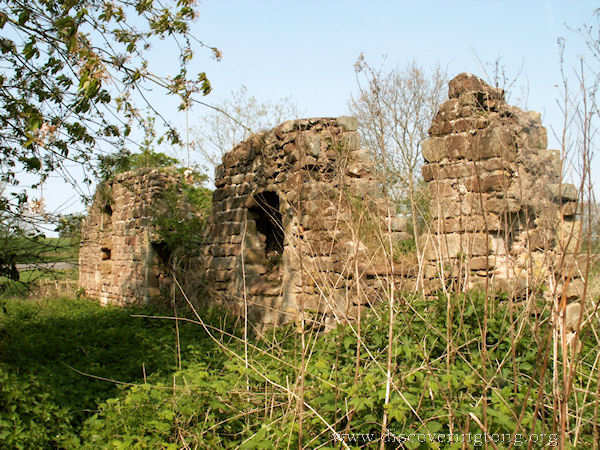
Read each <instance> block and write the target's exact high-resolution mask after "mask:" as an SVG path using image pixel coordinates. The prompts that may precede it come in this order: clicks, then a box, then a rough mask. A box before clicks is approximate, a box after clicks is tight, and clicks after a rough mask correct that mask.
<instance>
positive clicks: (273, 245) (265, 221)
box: [248, 191, 284, 258]
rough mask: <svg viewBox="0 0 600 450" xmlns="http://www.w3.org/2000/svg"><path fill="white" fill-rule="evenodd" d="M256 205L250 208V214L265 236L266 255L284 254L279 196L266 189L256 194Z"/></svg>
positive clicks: (258, 229)
mask: <svg viewBox="0 0 600 450" xmlns="http://www.w3.org/2000/svg"><path fill="white" fill-rule="evenodd" d="M254 201H255V203H256V205H255V206H253V207H251V208H249V210H248V211H249V212H250V216H251V217H252V218H253V219H254V220H255V221H256V230H257V231H258V232H259V233H261V234H262V235H264V236H265V256H267V257H268V258H270V257H272V256H277V255H281V254H283V241H284V234H283V223H282V221H281V212H279V196H278V195H277V193H276V192H273V191H265V192H261V193H259V194H256V195H254Z"/></svg>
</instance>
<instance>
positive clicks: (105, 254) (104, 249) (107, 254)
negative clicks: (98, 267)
mask: <svg viewBox="0 0 600 450" xmlns="http://www.w3.org/2000/svg"><path fill="white" fill-rule="evenodd" d="M100 251H101V252H102V261H106V260H107V259H110V256H111V251H110V248H108V247H102V248H101V249H100Z"/></svg>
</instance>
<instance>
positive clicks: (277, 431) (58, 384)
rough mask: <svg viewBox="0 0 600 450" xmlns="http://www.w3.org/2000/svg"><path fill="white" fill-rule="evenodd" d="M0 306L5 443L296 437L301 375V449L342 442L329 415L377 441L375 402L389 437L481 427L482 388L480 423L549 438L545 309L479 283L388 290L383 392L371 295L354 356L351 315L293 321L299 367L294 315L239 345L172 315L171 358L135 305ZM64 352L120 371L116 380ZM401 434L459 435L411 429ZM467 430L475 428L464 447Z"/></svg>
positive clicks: (256, 443) (340, 428)
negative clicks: (345, 319)
mask: <svg viewBox="0 0 600 450" xmlns="http://www.w3.org/2000/svg"><path fill="white" fill-rule="evenodd" d="M4 307H5V309H6V310H7V311H8V313H5V314H4V315H3V316H2V321H1V322H0V324H1V325H2V328H1V332H2V333H3V334H4V335H5V336H6V337H7V338H5V339H4V340H3V342H4V343H3V348H2V352H0V354H1V355H4V356H3V361H2V366H0V367H2V374H1V376H2V377H3V380H5V383H3V386H4V387H3V390H2V395H3V401H4V404H7V405H8V407H7V408H4V410H2V413H1V416H0V417H1V420H2V421H3V423H4V424H7V423H8V424H10V426H11V427H12V428H14V429H17V430H20V433H14V434H11V435H10V439H12V441H5V442H11V445H14V446H17V445H21V446H22V447H23V448H26V447H28V446H31V445H35V446H38V447H44V446H46V447H52V446H58V447H63V448H73V446H74V445H75V444H74V443H76V445H78V446H79V445H80V446H81V447H83V448H89V449H97V448H124V449H125V448H127V449H129V448H173V449H175V448H287V447H288V444H289V445H290V446H291V447H290V448H296V446H297V442H298V431H299V425H298V411H299V410H298V407H297V406H298V405H297V399H298V395H299V394H298V392H299V391H298V380H299V376H300V375H301V374H302V375H303V378H304V385H303V386H304V387H303V390H304V393H303V396H304V401H305V404H304V405H305V407H304V408H303V414H304V415H303V419H304V420H303V425H302V426H303V435H304V446H305V447H307V448H316V447H319V446H321V447H319V448H339V445H340V443H339V442H337V441H336V436H335V434H333V430H335V432H337V433H340V434H343V433H348V435H349V436H359V435H360V436H361V439H363V442H362V443H361V442H354V443H352V442H349V441H348V445H349V446H362V447H364V446H367V447H369V448H370V447H371V446H373V447H374V448H375V447H378V443H376V442H374V441H373V442H370V443H369V442H368V441H364V440H365V439H366V440H368V439H372V440H375V439H376V438H377V437H378V436H379V435H380V432H381V419H382V416H383V414H384V412H385V411H386V412H387V413H388V417H389V420H388V431H389V433H390V436H392V437H393V438H396V439H398V440H397V441H396V444H395V445H393V447H395V446H397V445H399V444H398V442H400V441H399V440H400V439H402V436H405V437H406V436H407V435H408V434H410V433H444V434H448V433H454V434H455V435H458V434H459V433H472V436H473V439H477V436H479V438H480V439H481V436H482V433H483V432H482V430H481V428H480V426H479V425H478V424H477V422H476V420H475V419H473V418H480V419H479V420H481V418H482V417H483V408H484V405H483V402H482V398H484V394H485V399H486V407H485V410H486V414H487V426H488V432H489V433H490V434H493V433H497V434H499V435H509V434H510V435H511V436H514V433H518V434H519V435H520V436H521V438H520V439H522V440H521V446H522V445H525V444H526V443H527V442H526V436H528V435H529V434H530V433H537V436H538V438H537V439H538V441H537V443H534V448H538V447H540V443H541V442H542V441H540V440H539V439H543V440H544V443H545V444H551V445H553V444H556V439H557V437H556V436H557V435H556V426H557V424H556V423H554V418H555V414H554V411H553V407H552V378H551V376H550V375H548V374H549V373H550V372H551V367H549V366H548V364H550V365H551V364H552V362H551V357H550V359H548V350H549V349H548V347H547V346H546V345H545V343H547V342H549V341H548V340H547V336H548V335H547V333H548V332H550V331H551V325H550V323H549V320H548V313H547V312H546V310H544V309H543V308H540V309H539V310H538V313H537V314H536V315H535V316H530V313H529V312H528V310H527V309H526V308H525V307H524V306H522V305H516V304H511V303H510V302H506V301H505V302H499V301H497V300H494V301H492V300H488V304H487V305H486V300H485V297H484V296H483V295H480V294H471V295H468V296H465V295H456V296H453V297H451V298H450V299H448V298H446V297H443V296H440V297H439V298H438V299H437V300H431V299H422V298H418V297H407V296H403V297H398V298H397V305H396V307H395V310H394V313H395V317H394V321H393V338H392V341H391V342H392V365H391V370H392V385H391V390H390V396H389V402H388V404H387V406H386V402H385V398H386V364H387V363H386V360H387V353H388V332H389V329H388V313H389V311H388V309H387V308H385V307H383V306H382V307H380V308H377V309H375V310H372V311H370V312H369V313H368V314H366V316H364V317H363V320H362V322H361V342H362V344H361V352H360V356H359V359H358V360H357V342H358V339H357V336H356V324H354V325H353V326H351V325H348V324H346V325H342V324H340V325H338V326H337V328H335V329H334V330H332V331H331V332H328V333H322V332H318V331H317V330H312V329H310V327H309V328H308V329H307V330H305V347H304V348H306V349H308V353H306V354H305V358H304V361H305V370H304V371H301V370H300V367H301V366H302V345H301V339H300V334H299V333H298V332H297V330H296V329H294V328H293V327H292V326H285V327H280V328H278V329H276V330H271V331H270V332H269V333H268V334H267V335H265V336H263V337H262V339H253V340H251V341H250V342H249V343H248V346H247V348H245V345H244V340H243V339H242V336H243V333H242V330H239V329H237V328H235V327H233V326H232V325H231V324H229V325H228V324H226V323H224V322H223V319H222V317H219V315H218V314H214V313H210V312H203V313H202V314H201V316H202V317H203V320H204V323H205V327H203V326H201V325H200V324H199V323H198V322H196V323H190V322H180V332H181V335H180V336H181V352H182V361H183V364H182V367H181V369H179V368H178V367H177V365H176V364H175V361H176V358H175V350H174V349H175V335H174V333H173V321H167V320H158V319H141V318H133V317H130V314H131V312H132V310H125V311H124V310H117V309H114V308H99V307H97V306H96V305H95V304H93V303H88V302H86V301H73V300H55V301H52V302H45V303H44V302H42V303H33V304H23V303H20V302H9V303H5V304H4ZM485 308H487V310H488V313H487V320H486V321H485V325H484V320H483V317H484V309H485ZM447 324H450V326H449V327H448V326H447ZM484 326H485V327H486V332H485V336H486V338H485V340H484V339H482V336H483V327H484ZM219 330H221V331H219ZM209 333H210V334H209ZM583 342H584V345H583V348H582V351H581V358H582V361H581V364H580V365H579V370H578V371H577V372H576V373H575V382H574V386H575V390H574V394H573V398H572V405H571V407H572V408H573V411H574V412H575V413H577V415H578V416H579V417H580V421H579V422H578V423H577V429H578V434H579V436H578V445H581V446H584V447H591V445H592V441H593V439H594V438H593V423H594V408H593V407H590V406H588V407H587V409H586V408H585V407H584V406H585V405H586V402H587V404H588V405H589V401H590V399H589V398H587V397H586V396H589V395H591V394H590V392H589V389H588V390H586V389H585V386H586V385H588V384H589V383H590V382H594V381H593V380H595V379H596V378H597V376H598V374H597V368H596V367H595V365H594V359H595V356H596V353H597V352H596V351H595V344H594V343H593V342H594V339H593V336H591V335H590V336H583ZM9 349H10V351H7V350H9ZM246 350H247V355H248V356H247V357H246V356H245V352H246ZM484 350H485V351H484ZM550 350H551V349H550ZM9 355H10V356H9ZM71 367H74V368H76V369H78V370H80V371H81V372H86V373H91V374H94V375H96V376H100V377H106V378H110V379H118V380H120V381H123V382H126V383H129V384H123V385H121V387H119V388H116V387H115V384H114V383H109V382H106V381H101V380H98V379H94V378H90V377H86V376H83V375H81V374H79V373H77V372H75V371H74V370H73V369H71ZM143 368H145V371H146V376H145V377H144V376H143V373H142V370H143ZM8 373H12V374H15V373H17V374H19V376H18V379H17V377H15V376H12V375H11V376H9V375H8ZM34 373H35V374H36V376H35V377H34V376H33V374H34ZM64 386H69V389H68V390H65V389H64ZM538 400H539V401H538ZM317 413H318V415H317ZM42 424H43V425H42ZM327 424H328V425H327ZM44 430H46V431H44ZM542 434H543V437H542V438H539V436H542ZM3 436H4V437H3V439H7V437H6V436H7V435H3ZM57 436H58V437H57ZM481 443H482V441H480V442H479V444H481ZM404 445H405V446H406V447H407V448H417V447H419V445H421V448H461V446H462V443H461V442H454V443H452V444H451V445H450V443H449V442H445V443H444V444H440V443H439V442H438V443H436V442H428V443H426V444H424V443H422V442H421V443H419V442H418V441H417V440H414V439H413V440H411V441H406V442H404ZM477 445H478V443H477V442H476V441H475V440H473V441H471V442H470V445H468V447H472V446H477ZM515 445H516V446H519V445H517V441H515ZM507 446H508V444H507V445H506V447H507ZM500 447H501V446H500Z"/></svg>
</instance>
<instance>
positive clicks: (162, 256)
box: [152, 241, 171, 265]
mask: <svg viewBox="0 0 600 450" xmlns="http://www.w3.org/2000/svg"><path fill="white" fill-rule="evenodd" d="M152 250H153V251H154V253H155V254H156V255H157V256H158V259H159V260H160V263H161V264H164V265H168V264H169V260H170V259H171V249H170V248H169V246H168V245H167V243H166V242H162V241H160V242H152Z"/></svg>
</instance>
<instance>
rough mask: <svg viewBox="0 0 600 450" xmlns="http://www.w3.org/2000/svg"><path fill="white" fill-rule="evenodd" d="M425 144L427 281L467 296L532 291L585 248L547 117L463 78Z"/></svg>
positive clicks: (459, 78) (470, 77) (574, 194)
mask: <svg viewBox="0 0 600 450" xmlns="http://www.w3.org/2000/svg"><path fill="white" fill-rule="evenodd" d="M429 134H430V138H429V139H427V140H426V141H425V142H423V145H422V152H423V157H424V159H425V165H424V166H423V168H422V171H423V177H424V179H425V181H427V182H428V189H429V194H430V197H431V211H430V213H431V216H432V218H433V220H432V223H431V229H430V232H429V234H428V235H426V236H425V238H424V241H426V243H427V246H426V249H425V259H426V260H427V261H428V267H427V270H426V276H427V277H430V278H438V279H442V280H443V281H447V282H451V281H453V282H454V283H455V286H456V287H457V288H464V287H466V288H471V287H476V286H479V287H484V286H485V284H486V280H487V283H488V286H489V285H490V282H491V283H492V284H493V285H494V287H495V288H499V289H501V290H504V291H507V292H514V291H515V290H523V289H526V288H532V287H533V286H536V285H537V284H539V283H542V282H543V281H547V276H548V275H549V271H552V270H558V267H557V266H558V261H559V260H560V255H562V254H565V253H567V254H568V253H569V252H572V251H573V249H574V244H575V243H576V241H577V239H576V236H575V237H574V238H573V239H571V240H570V245H571V247H570V248H567V242H569V236H571V235H572V234H573V233H572V232H573V231H575V232H576V231H577V229H578V228H577V224H576V209H577V204H576V200H577V192H576V189H575V188H574V186H572V185H568V184H562V185H561V184H560V183H561V161H560V154H559V152H558V151H557V150H547V149H546V147H547V134H546V129H545V128H544V127H543V126H542V125H541V120H540V115H539V114H538V113H535V112H525V111H521V110H520V109H519V108H516V107H514V106H509V105H507V104H506V102H505V100H504V93H503V91H502V90H500V89H494V88H492V87H490V86H488V85H487V84H485V83H484V82H483V81H482V80H481V79H479V78H477V77H475V76H473V75H470V74H461V75H459V76H457V77H456V78H454V79H453V80H452V81H451V82H450V84H449V100H448V101H446V102H445V103H444V104H443V105H442V106H441V107H440V110H439V112H438V113H437V115H436V116H435V118H434V120H433V123H432V126H431V128H430V130H429Z"/></svg>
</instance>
